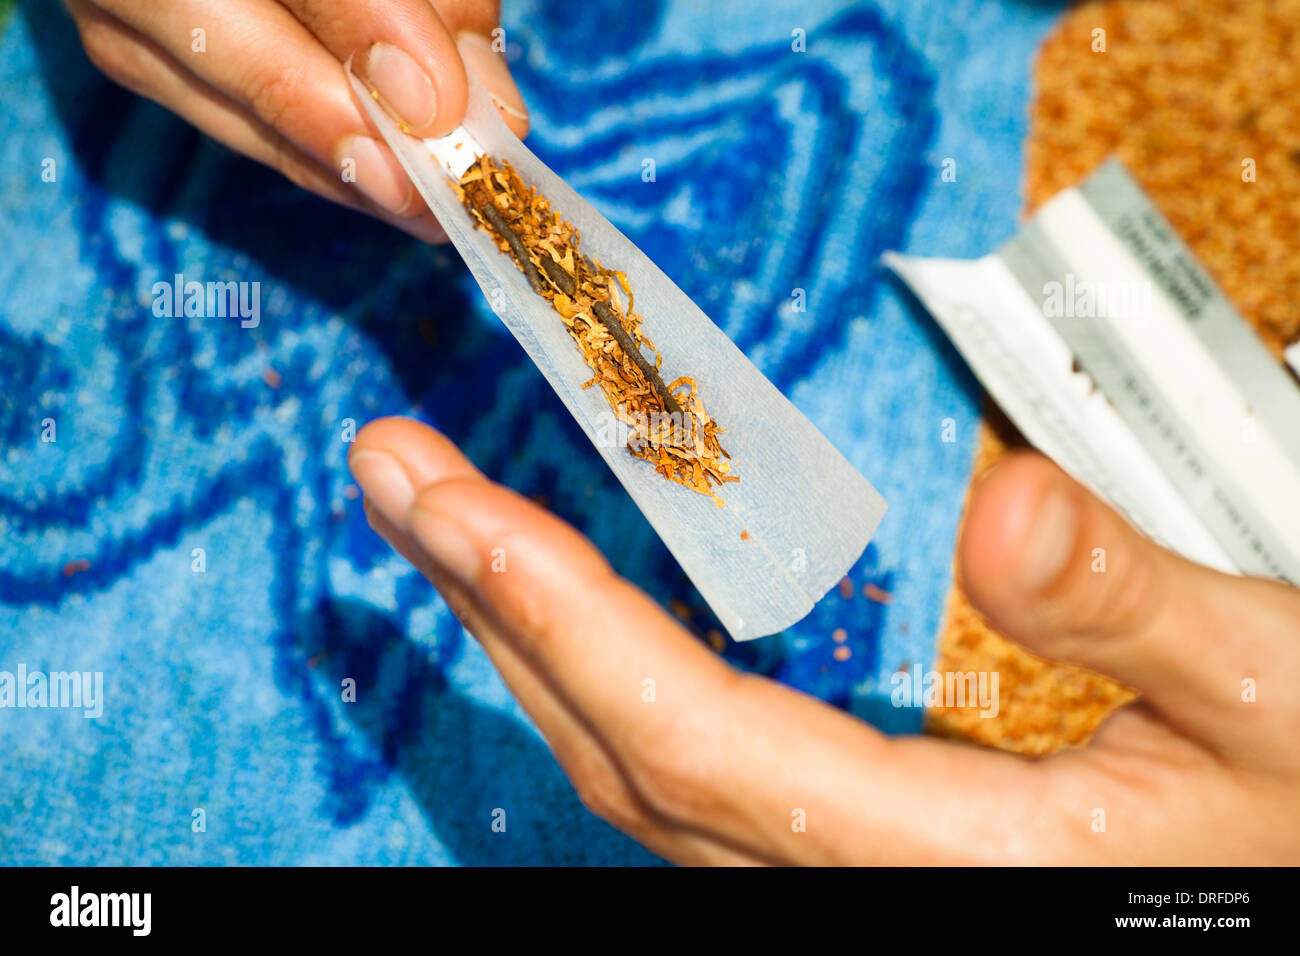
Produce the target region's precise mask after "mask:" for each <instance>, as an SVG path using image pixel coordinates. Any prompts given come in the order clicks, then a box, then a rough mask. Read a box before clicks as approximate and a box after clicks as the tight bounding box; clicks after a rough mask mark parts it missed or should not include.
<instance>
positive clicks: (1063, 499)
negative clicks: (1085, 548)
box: [1016, 490, 1079, 594]
mask: <svg viewBox="0 0 1300 956" xmlns="http://www.w3.org/2000/svg"><path fill="white" fill-rule="evenodd" d="M1078 530H1079V513H1078V508H1077V506H1076V505H1075V503H1074V499H1072V498H1071V497H1070V496H1068V495H1066V494H1065V493H1063V492H1061V491H1055V490H1053V491H1049V492H1048V493H1047V495H1046V497H1045V498H1044V499H1043V501H1042V502H1041V503H1040V504H1039V506H1038V511H1037V513H1036V514H1035V515H1034V517H1033V524H1032V525H1031V526H1030V528H1029V532H1028V534H1027V535H1026V537H1025V545H1024V548H1023V549H1022V550H1021V552H1020V560H1019V561H1018V562H1017V564H1016V583H1017V584H1018V585H1019V587H1020V589H1021V590H1022V591H1023V592H1024V593H1026V594H1037V593H1038V592H1039V591H1042V590H1043V589H1044V588H1046V587H1047V586H1048V585H1049V584H1051V583H1052V582H1053V581H1055V580H1056V579H1057V578H1059V577H1060V576H1061V573H1062V572H1063V571H1064V570H1065V565H1066V563H1067V562H1068V561H1069V560H1070V555H1072V554H1073V553H1074V544H1075V538H1076V537H1077V535H1078Z"/></svg>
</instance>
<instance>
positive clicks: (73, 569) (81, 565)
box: [63, 558, 90, 578]
mask: <svg viewBox="0 0 1300 956" xmlns="http://www.w3.org/2000/svg"><path fill="white" fill-rule="evenodd" d="M89 570H90V562H89V561H88V560H86V559H85V558H77V559H76V560H75V561H69V562H68V563H67V564H65V565H64V566H63V576H64V577H65V578H70V577H72V576H73V575H74V574H80V573H81V572H82V571H89Z"/></svg>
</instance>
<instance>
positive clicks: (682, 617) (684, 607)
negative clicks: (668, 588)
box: [668, 598, 695, 621]
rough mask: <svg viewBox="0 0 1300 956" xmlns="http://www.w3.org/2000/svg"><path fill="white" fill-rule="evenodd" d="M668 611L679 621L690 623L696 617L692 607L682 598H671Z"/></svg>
mask: <svg viewBox="0 0 1300 956" xmlns="http://www.w3.org/2000/svg"><path fill="white" fill-rule="evenodd" d="M668 610H669V611H671V612H672V613H673V616H674V617H676V618H677V619H678V620H679V621H690V619H691V618H693V617H694V616H695V612H694V611H692V610H691V606H690V605H689V604H687V603H686V602H685V601H683V600H682V599H681V598H670V599H669V601H668Z"/></svg>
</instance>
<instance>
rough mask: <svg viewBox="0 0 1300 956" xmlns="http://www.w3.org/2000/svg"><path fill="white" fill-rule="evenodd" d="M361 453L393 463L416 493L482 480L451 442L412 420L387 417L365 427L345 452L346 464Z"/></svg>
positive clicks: (480, 474)
mask: <svg viewBox="0 0 1300 956" xmlns="http://www.w3.org/2000/svg"><path fill="white" fill-rule="evenodd" d="M362 451H372V452H379V453H382V454H385V455H389V456H391V457H392V458H394V459H396V460H397V461H398V462H399V463H400V464H401V466H402V467H403V469H405V471H406V473H407V475H408V476H409V477H410V480H411V485H412V487H414V488H416V489H417V490H418V489H422V488H424V487H425V486H427V485H430V484H433V483H436V482H439V481H444V480H447V479H451V478H476V479H478V480H480V481H481V480H483V475H482V472H480V471H479V470H478V469H477V468H476V467H474V464H473V463H472V462H471V461H470V460H469V459H468V458H466V457H465V455H464V454H463V453H462V452H461V450H460V449H459V448H457V447H456V445H455V443H453V442H452V441H451V439H449V438H447V436H445V435H443V434H442V433H441V432H439V431H437V430H436V429H434V428H431V427H430V426H429V425H426V424H425V423H424V422H421V421H416V420H415V419H413V418H405V417H402V416H387V417H384V418H377V419H375V420H374V421H372V422H369V423H367V424H366V425H365V427H363V428H362V429H361V431H360V432H358V433H357V439H356V441H355V442H353V445H352V448H351V449H350V450H349V453H348V459H349V462H350V461H352V459H353V458H354V457H355V456H356V455H357V454H359V453H360V452H362Z"/></svg>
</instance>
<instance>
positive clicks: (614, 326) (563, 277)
mask: <svg viewBox="0 0 1300 956" xmlns="http://www.w3.org/2000/svg"><path fill="white" fill-rule="evenodd" d="M453 186H454V188H455V189H456V193H457V195H458V196H459V197H460V201H461V202H462V203H463V204H464V206H465V208H466V210H467V211H468V212H469V214H470V215H471V216H472V217H473V219H474V222H475V225H477V226H482V227H483V229H484V230H486V231H487V233H488V235H490V236H491V237H492V238H493V239H494V240H495V242H496V245H497V248H499V249H500V250H501V251H502V252H503V253H505V254H506V255H509V256H510V257H511V258H512V259H513V260H514V262H515V265H517V266H518V267H519V269H520V271H521V272H523V274H524V277H525V278H526V279H527V280H528V284H529V286H531V287H532V289H533V291H534V292H536V293H537V294H538V295H540V296H542V297H543V298H544V299H546V300H547V301H548V302H549V303H550V304H551V308H553V309H554V310H555V311H556V313H558V314H559V316H560V319H561V320H562V321H563V322H564V326H565V328H566V329H568V331H569V334H570V335H571V336H572V337H573V341H574V342H575V343H576V344H577V346H578V349H579V350H580V351H581V352H582V357H583V358H584V359H585V360H586V362H587V366H588V367H589V368H590V369H591V370H592V371H593V372H594V373H595V375H594V376H593V377H592V378H591V379H590V380H588V381H587V382H584V383H583V386H582V387H583V388H584V389H585V388H590V387H591V386H592V385H599V386H600V388H601V391H602V392H603V393H604V395H605V400H606V401H607V402H609V406H610V408H611V409H613V410H614V414H615V416H616V417H617V418H618V420H619V421H620V422H622V423H623V424H624V425H625V426H627V427H628V428H630V429H631V432H632V437H631V438H630V439H629V441H628V443H627V448H628V451H629V452H631V454H632V455H633V457H635V458H639V459H641V460H643V461H648V462H650V463H651V464H652V465H654V467H655V470H656V471H658V472H659V473H660V474H661V475H663V476H664V477H665V478H667V479H668V480H669V481H675V482H677V483H678V484H679V485H685V486H686V487H687V488H690V489H692V490H694V491H698V492H699V493H700V494H704V495H708V496H709V497H711V498H712V499H713V500H714V502H715V503H717V504H718V505H719V506H721V505H722V504H723V501H722V499H721V498H720V497H718V495H717V494H715V493H714V490H713V489H714V487H720V486H721V485H723V484H724V483H725V482H728V481H739V480H740V479H739V478H738V477H736V476H735V475H732V474H731V466H730V464H729V459H730V458H731V456H730V455H728V454H727V451H726V449H725V448H723V447H722V445H721V444H720V443H719V442H718V434H719V433H720V432H723V431H725V429H723V428H721V427H720V426H719V425H718V423H717V422H715V421H714V420H713V418H712V417H710V415H709V413H708V412H707V411H706V410H705V408H704V403H703V402H702V401H701V400H700V397H699V394H698V390H697V388H696V385H695V381H694V379H691V378H688V377H686V376H682V377H680V378H677V379H675V380H673V381H672V382H671V383H668V384H665V383H664V380H663V377H662V375H661V372H660V366H661V365H662V364H663V356H662V355H660V354H659V352H658V350H657V349H656V348H655V346H654V344H653V343H652V342H651V341H650V340H649V339H648V338H647V337H646V335H645V333H644V332H643V331H642V328H641V325H642V320H641V316H640V315H638V314H637V313H636V312H634V311H633V300H632V289H631V287H630V286H629V284H628V281H627V276H626V275H624V274H623V273H622V272H617V271H614V270H611V269H606V268H604V267H603V266H602V265H601V264H600V263H599V262H598V261H596V260H595V259H593V258H591V257H589V256H587V255H585V254H583V253H582V252H581V251H579V249H578V231H577V230H576V229H575V228H574V227H573V224H572V223H570V222H567V221H565V220H563V219H561V218H560V214H559V213H557V212H555V211H554V210H553V209H551V204H550V201H549V200H548V199H547V198H546V197H545V196H539V195H538V194H537V190H535V189H533V188H532V187H530V186H527V185H525V183H524V182H523V180H522V179H520V177H519V174H518V173H516V172H515V170H514V168H513V167H512V166H511V165H510V164H509V163H508V162H501V163H498V162H496V161H495V160H493V159H492V157H490V156H488V155H483V156H480V157H479V158H478V160H477V162H475V164H474V165H473V166H471V167H470V168H469V169H467V170H466V171H465V173H464V175H463V176H461V177H460V181H459V183H458V184H453ZM624 296H626V298H627V304H626V307H625V306H624V304H623V297H624ZM642 349H649V350H650V352H651V353H652V354H653V355H654V361H653V362H651V361H650V360H648V359H647V358H646V357H645V354H644V353H643V352H642ZM724 459H727V460H724Z"/></svg>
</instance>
